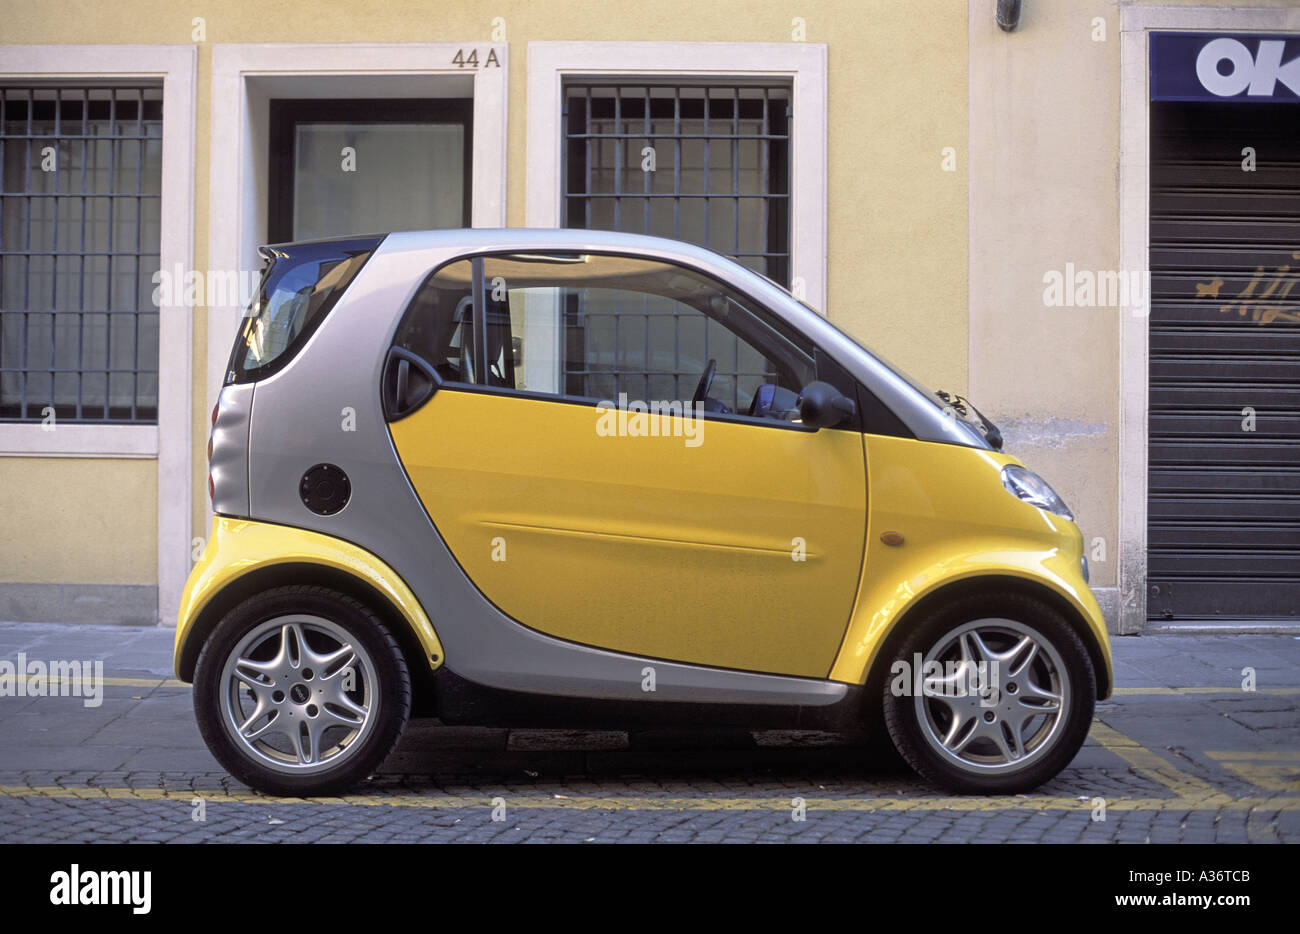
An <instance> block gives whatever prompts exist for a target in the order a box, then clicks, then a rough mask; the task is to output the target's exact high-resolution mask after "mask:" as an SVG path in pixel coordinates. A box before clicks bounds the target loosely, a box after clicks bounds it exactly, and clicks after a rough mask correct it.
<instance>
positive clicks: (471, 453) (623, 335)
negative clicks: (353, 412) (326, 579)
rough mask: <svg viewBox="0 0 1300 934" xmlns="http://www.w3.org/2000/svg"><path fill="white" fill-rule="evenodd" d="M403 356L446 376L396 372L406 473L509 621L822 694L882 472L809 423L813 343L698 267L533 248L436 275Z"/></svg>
mask: <svg viewBox="0 0 1300 934" xmlns="http://www.w3.org/2000/svg"><path fill="white" fill-rule="evenodd" d="M394 345H395V348H396V349H395V350H394V351H393V355H392V356H391V359H404V360H408V361H410V363H412V364H415V365H416V366H417V367H418V369H420V370H421V371H424V372H427V373H429V374H436V376H431V377H427V378H428V379H430V380H431V384H430V385H429V386H428V387H427V388H426V389H425V391H424V392H413V391H412V389H411V386H412V385H413V384H412V380H413V379H414V380H415V381H416V382H418V381H419V378H418V377H412V376H411V373H412V372H413V371H412V367H411V366H410V365H407V366H402V365H401V364H400V362H399V363H398V366H399V369H400V370H401V372H402V374H404V375H403V376H402V387H403V390H402V392H403V394H405V395H408V396H411V397H412V398H413V399H414V400H415V401H416V402H419V403H421V404H418V405H414V406H412V405H410V404H406V403H404V401H403V399H397V400H396V401H395V402H394V405H393V409H395V410H396V411H394V413H393V414H394V415H396V416H398V417H391V416H390V430H391V433H392V437H393V441H394V444H395V446H396V449H397V452H398V455H399V457H400V458H401V461H402V463H403V465H404V467H405V469H406V471H407V474H408V476H409V477H410V479H411V482H412V484H413V486H414V488H415V490H416V492H417V493H418V495H419V497H420V499H421V501H422V503H423V504H424V507H425V509H426V510H427V511H428V514H429V516H430V518H431V519H432V521H433V524H434V525H435V527H436V528H437V530H438V532H439V533H440V534H441V535H442V537H443V538H444V540H445V541H446V543H447V545H448V547H449V548H450V549H451V551H452V553H453V554H454V555H455V556H456V559H457V560H458V562H459V563H460V565H461V567H462V568H463V569H464V570H465V572H466V573H467V574H468V575H469V577H470V578H471V579H472V580H473V582H474V584H475V585H476V586H477V587H478V589H479V590H480V591H481V592H482V593H483V594H484V595H485V596H486V598H487V599H489V600H490V601H492V603H494V604H495V605H496V606H497V607H499V608H500V609H501V610H503V611H504V612H505V613H507V614H508V615H510V616H511V617H513V618H514V619H515V620H517V621H519V622H520V623H522V624H523V625H525V626H529V627H532V628H534V629H536V630H538V631H540V632H543V633H546V634H548V635H551V636H554V637H557V638H560V639H565V640H570V641H573V642H577V643H582V644H585V645H590V646H597V647H601V648H605V649H611V650H615V651H619V652H626V653H631V654H634V655H638V656H644V657H648V658H658V659H666V660H673V661H680V662H687V663H695V664H700V665H708V666H716V667H722V668H731V669H742V670H749V671H757V672H769V673H780V674H787V675H799V676H807V677H825V676H826V674H827V673H828V671H829V670H830V667H831V665H832V663H833V661H834V658H835V655H836V652H837V651H838V649H839V646H840V643H841V640H842V637H843V633H844V631H845V627H846V625H847V622H848V618H849V614H850V612H851V609H852V606H853V603H854V599H855V596H856V590H857V584H858V580H859V576H860V571H861V565H862V556H863V541H864V535H865V526H866V473H865V464H864V454H863V445H862V436H861V434H860V433H858V432H857V431H855V430H853V428H852V427H851V426H850V427H847V428H844V429H839V428H835V429H823V430H820V431H813V430H810V429H807V428H805V427H803V426H802V425H800V424H799V423H798V421H797V413H795V412H794V411H792V410H793V408H794V400H795V398H796V397H797V394H798V391H799V390H800V389H801V388H802V386H804V385H806V384H807V383H808V382H810V381H811V380H813V379H815V378H816V377H817V364H816V359H817V356H816V351H815V348H813V347H811V346H810V345H809V344H808V342H807V340H806V338H803V337H802V336H801V335H799V334H797V333H795V332H793V331H792V330H791V329H790V328H789V326H788V325H785V324H784V322H782V321H780V319H779V318H777V317H776V316H775V315H773V314H772V313H771V312H769V311H767V310H765V309H762V308H761V307H758V306H757V305H755V304H754V303H753V302H752V301H750V300H748V299H746V298H745V297H744V296H741V295H739V294H737V293H735V292H734V291H733V290H731V289H729V288H728V287H726V286H725V285H723V284H721V283H720V282H719V281H717V280H715V279H712V278H711V277H709V276H707V275H705V274H703V273H702V272H700V271H697V270H691V269H686V268H684V267H681V266H677V265H672V264H669V263H665V262H660V261H658V260H654V259H649V258H644V257H636V256H626V255H625V256H618V255H597V254H546V255H537V254H520V253H516V254H497V255H486V256H481V257H475V258H473V259H466V260H460V261H457V262H454V263H451V264H449V265H447V266H444V267H443V268H442V269H440V270H437V271H435V272H434V273H433V274H431V275H430V277H429V278H428V279H427V280H426V282H425V283H424V284H423V285H422V286H421V288H420V289H419V290H418V292H417V294H416V297H415V299H414V300H413V302H412V305H411V308H410V309H408V312H407V313H406V315H405V317H404V318H403V321H402V324H401V325H400V326H399V328H398V332H397V335H396V337H395V342H394ZM390 370H391V367H390ZM706 371H712V380H711V383H710V385H709V387H708V391H707V392H706V393H703V394H701V393H700V390H701V389H702V385H703V382H708V380H704V381H702V380H701V377H702V376H704V374H705V372H706ZM385 379H386V382H387V381H389V380H390V379H397V377H395V376H394V377H389V376H388V375H386V377H385ZM386 392H388V393H389V395H390V396H391V395H393V394H394V393H396V392H397V390H396V389H394V388H393V387H391V386H390V387H386ZM404 408H408V409H413V410H411V411H402V409H404Z"/></svg>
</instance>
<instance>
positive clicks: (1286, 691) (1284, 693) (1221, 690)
mask: <svg viewBox="0 0 1300 934" xmlns="http://www.w3.org/2000/svg"><path fill="white" fill-rule="evenodd" d="M51 681H57V682H58V683H60V684H69V685H73V684H76V683H77V679H76V678H59V679H51V678H50V677H49V676H48V675H41V676H35V677H31V678H28V679H27V683H28V684H29V685H30V684H33V683H35V682H41V683H44V684H49V683H50V682H51ZM104 684H105V685H107V686H108V687H125V688H158V687H165V688H188V687H193V685H190V684H187V683H185V682H184V681H177V680H176V679H175V678H108V677H106V678H104ZM1114 693H1115V695H1116V696H1119V697H1147V696H1167V697H1180V696H1184V695H1189V694H1228V695H1232V694H1266V695H1269V696H1273V697H1294V696H1300V687H1294V688H1258V689H1257V690H1254V691H1243V690H1242V689H1241V688H1240V687H1232V686H1229V687H1204V686H1200V687H1178V688H1171V687H1137V688H1116V689H1115V691H1114Z"/></svg>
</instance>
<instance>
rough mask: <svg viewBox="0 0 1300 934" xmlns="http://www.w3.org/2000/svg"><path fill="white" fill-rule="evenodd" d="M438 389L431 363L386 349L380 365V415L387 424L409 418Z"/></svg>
mask: <svg viewBox="0 0 1300 934" xmlns="http://www.w3.org/2000/svg"><path fill="white" fill-rule="evenodd" d="M441 385H442V377H440V376H439V375H438V371H437V370H436V369H434V366H433V364H432V363H430V362H429V361H428V360H425V359H424V358H423V357H421V356H420V355H419V354H417V353H413V352H411V351H409V350H407V349H406V348H405V347H390V348H389V350H388V358H387V360H385V362H384V376H383V397H384V415H385V417H387V419H388V420H389V421H390V422H393V421H397V420H398V419H399V418H404V417H406V416H407V415H410V414H411V413H412V412H414V411H415V410H416V409H418V408H419V407H420V406H422V405H424V403H426V402H428V401H429V400H430V399H431V398H433V394H434V393H435V392H437V391H438V388H439V387H440V386H441Z"/></svg>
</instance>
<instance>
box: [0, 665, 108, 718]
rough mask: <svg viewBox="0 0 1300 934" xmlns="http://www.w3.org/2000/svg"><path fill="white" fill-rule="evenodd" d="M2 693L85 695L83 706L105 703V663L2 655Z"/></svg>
mask: <svg viewBox="0 0 1300 934" xmlns="http://www.w3.org/2000/svg"><path fill="white" fill-rule="evenodd" d="M0 697H81V698H84V700H83V701H82V702H81V703H82V706H83V707H98V706H99V705H100V704H102V703H104V663H103V662H102V661H96V662H94V663H93V665H92V663H91V662H89V661H84V662H83V661H76V660H73V661H64V660H56V661H51V662H43V661H40V660H39V659H35V660H31V661H29V660H28V658H27V653H25V652H19V653H18V663H17V664H15V663H13V662H11V661H10V660H9V659H7V658H0Z"/></svg>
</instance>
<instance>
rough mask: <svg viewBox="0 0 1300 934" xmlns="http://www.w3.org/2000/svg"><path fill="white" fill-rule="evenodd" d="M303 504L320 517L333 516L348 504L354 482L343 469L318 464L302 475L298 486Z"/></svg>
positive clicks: (331, 465)
mask: <svg viewBox="0 0 1300 934" xmlns="http://www.w3.org/2000/svg"><path fill="white" fill-rule="evenodd" d="M298 493H299V494H300V495H301V496H302V504H303V505H304V506H306V507H307V508H308V509H310V510H311V511H312V512H314V513H316V515H318V516H332V515H334V513H336V512H338V511H339V510H340V509H342V508H343V507H344V506H346V505H347V504H348V500H349V499H351V497H352V482H351V481H350V480H349V479H348V475H347V474H345V473H344V472H343V469H342V468H340V467H336V466H334V465H333V464H317V465H316V466H315V467H312V468H311V469H310V470H308V471H307V472H306V473H305V474H303V475H302V482H301V483H299V484H298Z"/></svg>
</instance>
